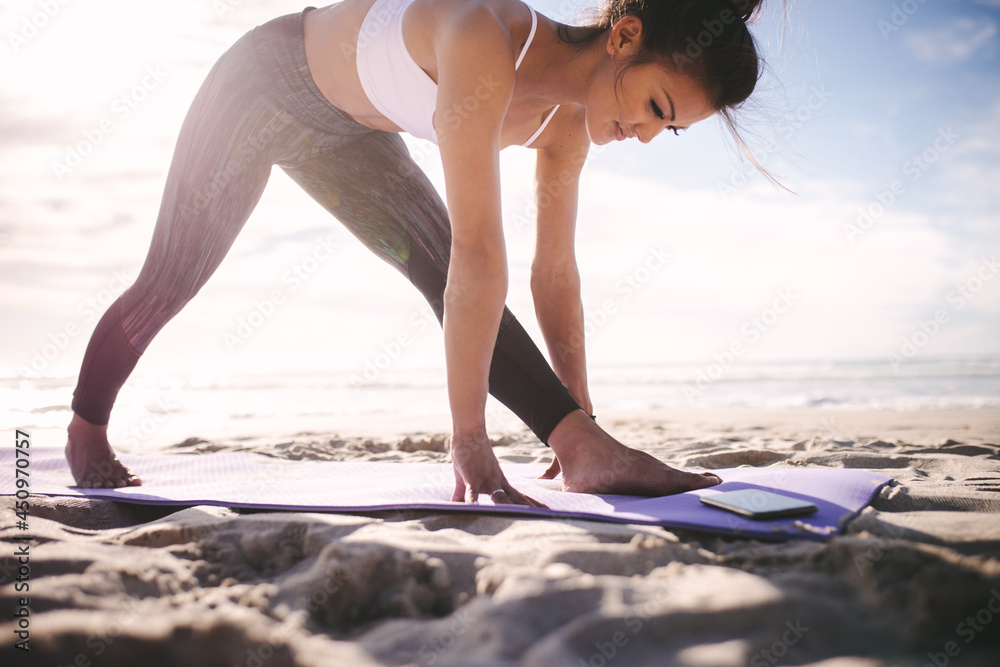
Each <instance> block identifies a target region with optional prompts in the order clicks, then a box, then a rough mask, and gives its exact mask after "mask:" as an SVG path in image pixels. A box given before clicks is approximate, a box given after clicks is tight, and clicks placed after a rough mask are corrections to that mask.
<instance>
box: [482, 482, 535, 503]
mask: <svg viewBox="0 0 1000 667" xmlns="http://www.w3.org/2000/svg"><path fill="white" fill-rule="evenodd" d="M490 499H491V500H492V501H493V503H494V504H496V505H527V506H528V507H544V508H546V509H548V505H545V504H543V503H540V502H538V501H537V500H535V499H534V498H532V497H531V496H526V495H524V494H523V493H521V492H520V491H518V490H517V489H515V488H514V487H513V486H510V485H509V484H508V485H505V486H504V487H503V488H498V489H497V490H496V491H494V492H493V493H492V494H490Z"/></svg>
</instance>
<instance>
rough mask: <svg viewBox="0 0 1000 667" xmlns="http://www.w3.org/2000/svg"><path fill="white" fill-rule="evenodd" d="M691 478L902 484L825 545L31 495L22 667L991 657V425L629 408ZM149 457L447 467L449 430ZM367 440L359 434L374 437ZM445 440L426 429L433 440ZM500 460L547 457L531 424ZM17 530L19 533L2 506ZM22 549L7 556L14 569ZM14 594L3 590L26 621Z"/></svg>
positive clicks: (9, 537) (509, 440) (997, 484)
mask: <svg viewBox="0 0 1000 667" xmlns="http://www.w3.org/2000/svg"><path fill="white" fill-rule="evenodd" d="M600 419H601V422H602V423H603V424H604V426H605V428H606V429H608V430H609V431H610V432H611V433H612V434H614V435H615V436H616V437H618V438H619V439H621V440H623V441H624V442H627V443H629V444H631V445H633V446H636V447H638V448H641V449H643V450H645V451H648V452H650V453H652V454H654V455H656V456H657V457H659V458H661V459H663V460H665V461H668V462H670V463H671V464H673V465H676V466H679V467H690V468H693V469H718V468H731V467H737V466H742V465H746V466H756V467H762V466H770V467H775V468H780V467H791V466H814V467H815V466H827V467H834V468H863V469H867V470H875V471H879V472H882V473H884V474H887V475H889V476H891V477H893V478H894V480H895V482H894V483H893V484H891V485H890V486H888V487H886V488H885V489H883V490H882V491H881V492H880V493H879V494H878V495H877V496H876V497H875V498H874V500H873V502H872V503H871V505H870V506H869V507H867V508H866V509H864V510H863V511H862V512H861V514H860V515H859V516H858V517H857V518H856V519H855V520H853V521H852V522H850V523H849V525H848V526H847V527H846V529H845V530H844V531H843V534H841V535H839V536H837V537H835V538H834V539H832V540H830V541H827V542H821V541H820V542H817V541H804V540H790V541H784V542H766V541H760V540H748V539H743V538H738V537H732V536H721V535H712V534H708V533H699V532H694V531H684V530H667V529H664V528H659V527H651V526H638V525H629V524H620V525H619V524H610V523H601V522H597V521H585V520H573V519H535V518H524V517H512V516H495V515H475V514H464V513H463V514H449V513H441V512H427V511H392V512H377V513H368V514H363V515H347V514H326V513H303V512H283V511H278V512H253V511H248V510H233V509H228V508H220V507H209V506H197V507H187V508H168V507H149V506H137V505H125V504H120V503H114V502H110V501H104V500H93V499H91V500H81V499H71V498H45V497H34V498H32V505H31V533H32V535H33V536H34V537H35V540H34V542H33V543H32V544H31V547H30V550H31V581H30V605H29V606H30V640H31V641H30V648H31V652H30V654H28V653H23V652H22V651H19V650H17V649H16V648H14V646H13V644H14V642H13V641H12V640H11V639H10V638H11V637H14V636H15V635H14V634H13V632H14V630H16V627H15V625H14V624H13V623H11V622H10V621H6V622H5V623H4V625H3V626H2V627H0V634H2V635H3V636H5V637H7V638H8V639H7V640H6V641H5V644H4V646H3V647H2V649H0V650H2V654H3V656H4V658H3V659H4V663H5V664H12V665H14V664H31V665H71V664H72V665H101V666H102V667H103V666H112V665H135V664H148V665H154V664H155V665H184V666H185V667H193V666H196V665H198V666H200V665H206V666H209V665H211V666H213V667H215V666H220V665H225V666H229V665H246V666H247V667H254V666H261V665H275V666H277V665H289V666H291V665H296V666H303V667H304V666H307V665H309V666H311V665H456V666H458V665H461V666H470V665H530V666H536V665H537V666H543V665H544V666H550V665H566V666H567V667H570V666H572V667H578V666H581V667H582V666H583V665H592V666H594V667H600V666H602V665H630V666H631V665H649V666H653V665H691V666H701V665H708V666H715V665H717V666H729V665H734V666H735V665H752V666H753V667H757V666H758V665H778V664H782V665H818V664H822V665H845V666H846V665H858V666H861V665H864V666H866V667H867V666H869V665H924V664H931V665H937V666H939V667H940V665H945V664H951V665H984V666H986V665H996V664H998V659H1000V520H998V518H1000V493H998V491H1000V413H998V412H997V411H993V410H952V411H946V410H938V411H932V410H924V411H911V412H907V411H888V410H857V411H852V410H815V409H814V410H738V409H716V410H690V409H661V410H648V409H647V410H643V411H628V410H621V411H618V412H615V413H608V414H606V415H605V416H603V417H600ZM380 423H381V428H380V429H376V428H374V427H373V421H372V420H371V419H370V418H369V419H361V418H357V421H356V422H355V423H354V424H353V426H352V425H351V424H348V423H345V424H344V425H343V428H342V429H339V430H338V431H336V432H307V433H301V432H300V433H298V434H296V435H291V434H287V433H285V434H281V435H280V436H279V435H278V434H272V435H270V436H268V437H257V438H252V439H248V438H242V439H241V438H228V439H227V438H225V437H219V438H216V439H205V438H190V439H186V440H178V441H174V442H166V441H164V442H162V443H157V444H155V445H150V444H147V445H145V447H146V448H145V449H143V450H142V451H155V452H156V453H167V452H176V453H181V452H189V453H190V452H218V451H255V452H258V453H262V454H266V455H269V456H274V457H281V458H292V459H295V460H298V461H300V462H301V464H302V465H308V462H309V461H310V460H376V461H378V460H381V461H386V462H387V465H388V464H389V462H395V463H400V462H402V463H405V462H409V461H446V460H447V452H446V438H445V435H446V433H445V432H443V431H440V430H439V429H438V430H435V428H433V427H434V426H437V423H436V422H435V421H433V420H430V421H428V420H427V419H426V418H418V417H416V416H410V417H406V416H400V417H397V418H396V419H385V420H381V422H380ZM362 426H363V427H364V431H362ZM428 427H431V428H428ZM492 437H493V441H494V448H495V451H496V453H497V456H498V458H499V459H500V461H501V462H509V463H547V462H548V461H549V456H550V452H549V451H548V450H547V448H546V447H544V446H543V445H541V444H540V443H538V441H537V440H536V439H535V438H534V437H533V436H532V435H531V434H530V432H528V431H527V430H526V429H524V427H517V426H510V427H508V428H507V429H505V430H494V431H493V433H492ZM3 502H4V510H3V512H4V514H3V516H4V522H3V524H2V525H3V526H4V527H3V529H2V532H0V537H2V539H3V540H4V541H5V542H6V543H7V544H8V547H10V546H12V545H13V544H14V541H13V540H14V538H15V537H17V532H18V531H17V530H16V528H15V527H14V525H13V522H12V521H8V520H7V519H8V518H9V517H12V516H13V509H12V508H11V504H12V502H13V499H12V498H11V497H10V496H4V497H3ZM11 551H12V549H11V548H7V549H5V554H4V557H3V560H2V561H0V563H2V566H3V567H6V568H12V567H16V563H15V559H14V558H12V556H11V555H10V552H11ZM18 597H19V595H18V594H17V593H16V592H15V590H14V588H13V584H12V583H8V584H7V585H5V586H4V588H3V589H2V597H0V600H2V614H3V618H4V619H11V618H12V617H13V614H14V613H15V611H16V609H17V608H18Z"/></svg>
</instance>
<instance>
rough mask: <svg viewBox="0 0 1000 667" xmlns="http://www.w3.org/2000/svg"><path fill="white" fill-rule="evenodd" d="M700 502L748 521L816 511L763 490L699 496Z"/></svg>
mask: <svg viewBox="0 0 1000 667" xmlns="http://www.w3.org/2000/svg"><path fill="white" fill-rule="evenodd" d="M701 502H703V503H705V504H706V505H710V506H712V507H717V508H719V509H723V510H727V511H729V512H735V513H736V514H739V515H740V516H745V517H748V518H750V519H780V518H783V517H790V516H802V515H805V514H812V513H813V512H815V511H816V509H817V508H816V505H814V504H812V503H810V502H808V501H805V500H799V499H798V498H789V497H788V496H783V495H781V494H778V493H772V492H770V491H764V490H763V489H741V490H739V491H726V492H724V493H713V494H711V495H706V496H701Z"/></svg>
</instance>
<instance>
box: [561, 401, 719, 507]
mask: <svg viewBox="0 0 1000 667" xmlns="http://www.w3.org/2000/svg"><path fill="white" fill-rule="evenodd" d="M549 446H550V447H552V452H553V453H554V454H555V455H556V461H554V462H553V463H552V465H551V466H549V469H548V470H546V471H545V473H544V474H543V477H546V478H549V479H551V478H552V477H555V475H556V474H558V472H559V470H560V469H562V474H563V489H565V490H566V491H572V492H575V493H607V494H621V495H629V496H668V495H670V494H673V493H681V492H684V491H691V490H693V489H704V488H706V487H709V486H715V485H716V484H719V483H720V482H722V480H721V479H720V478H719V476H718V475H715V474H713V473H710V472H706V473H701V474H699V473H693V472H685V471H683V470H677V469H676V468H671V467H670V466H668V465H667V464H666V463H664V462H662V461H660V460H659V459H656V458H654V457H652V456H650V455H649V454H646V453H645V452H640V451H639V450H637V449H632V448H631V447H626V446H625V445H623V444H622V443H620V442H618V441H617V440H615V439H614V438H612V437H611V436H610V435H609V434H608V433H606V432H605V431H604V429H602V428H601V427H600V426H598V425H597V424H596V423H595V422H594V421H593V420H592V419H591V418H590V417H588V416H587V415H586V414H585V413H584V412H583V411H582V410H577V411H576V412H572V413H570V414H569V415H567V416H566V417H565V418H564V419H563V420H562V421H561V422H559V425H558V426H556V428H555V430H554V431H552V434H551V435H550V436H549Z"/></svg>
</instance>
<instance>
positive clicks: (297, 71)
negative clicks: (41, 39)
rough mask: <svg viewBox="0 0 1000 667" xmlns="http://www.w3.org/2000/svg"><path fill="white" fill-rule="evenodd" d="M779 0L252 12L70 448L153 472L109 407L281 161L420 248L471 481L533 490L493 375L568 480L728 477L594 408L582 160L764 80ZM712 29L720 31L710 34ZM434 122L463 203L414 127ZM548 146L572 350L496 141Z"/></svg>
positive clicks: (110, 468) (398, 249)
mask: <svg viewBox="0 0 1000 667" xmlns="http://www.w3.org/2000/svg"><path fill="white" fill-rule="evenodd" d="M760 4H761V1H760V0H611V2H610V4H608V5H607V6H606V7H605V9H604V12H603V14H602V16H601V19H600V21H599V22H598V24H597V25H595V26H592V27H590V28H580V27H569V26H565V25H561V24H559V23H556V22H555V21H552V20H549V19H547V18H546V17H544V16H540V15H538V14H537V13H536V12H535V11H534V10H533V9H531V8H530V7H528V6H526V5H525V4H523V3H522V2H521V1H520V0H343V2H340V3H338V4H335V5H330V6H328V7H325V8H322V9H315V8H307V9H306V10H305V11H303V12H302V13H300V14H292V15H288V16H284V17H281V18H278V19H275V20H273V21H270V22H268V23H266V24H264V25H262V26H259V27H257V28H256V29H254V30H252V31H251V32H249V33H247V34H246V35H245V36H244V37H243V38H241V39H240V40H239V41H238V42H237V43H236V44H235V45H234V46H232V47H231V48H230V49H229V50H228V51H227V52H226V53H225V54H224V55H223V56H222V57H221V59H220V60H219V61H218V62H217V63H216V65H215V66H214V68H213V69H212V70H211V72H210V73H209V75H208V77H207V79H206V81H205V83H204V84H203V85H202V87H201V89H200V90H199V92H198V94H197V96H196V97H195V99H194V102H193V103H192V106H191V109H190V111H189V112H188V115H187V117H186V119H185V121H184V124H183V126H182V128H181V132H180V137H179V139H178V143H177V147H176V150H175V153H174V157H173V161H172V163H171V167H170V171H169V174H168V177H167V183H166V188H165V192H164V196H163V201H162V204H161V208H160V212H159V217H158V220H157V223H156V228H155V230H154V234H153V240H152V244H151V247H150V250H149V255H148V256H147V258H146V261H145V264H144V265H143V268H142V271H141V272H140V274H139V276H138V278H137V279H136V282H135V284H134V285H132V287H130V288H129V289H128V290H127V291H126V292H125V293H124V294H122V296H121V297H120V298H119V299H118V301H116V302H115V303H114V304H113V305H112V306H111V307H110V308H109V309H108V311H107V313H105V315H104V317H103V318H102V319H101V321H100V322H99V324H98V326H97V329H96V330H95V332H94V334H93V337H92V338H91V341H90V344H89V346H88V348H87V352H86V355H85V358H84V361H83V366H82V369H81V373H80V378H79V383H78V385H77V388H76V391H75V392H74V400H73V411H74V416H73V419H72V422H71V423H70V425H69V429H68V431H69V433H68V435H69V437H68V442H67V446H66V455H67V459H68V461H69V464H70V468H71V470H72V472H73V475H74V477H75V478H76V481H77V483H78V484H79V485H80V486H86V487H120V486H125V485H135V484H140V483H141V482H140V480H139V479H138V478H137V477H136V476H135V475H133V474H132V473H131V472H130V471H128V470H127V469H126V468H125V467H124V466H123V465H122V464H121V463H120V462H119V461H118V459H117V457H116V456H115V454H114V451H113V450H112V448H111V446H110V444H109V442H108V439H107V423H108V420H109V417H110V413H111V407H112V405H113V403H114V400H115V397H116V396H117V394H118V391H119V389H120V388H121V386H122V385H123V384H124V382H125V380H126V379H127V378H128V375H129V374H130V373H131V371H132V369H133V368H134V366H135V364H136V362H137V361H138V359H139V356H140V355H141V354H142V352H143V351H144V350H145V349H146V347H147V346H148V345H149V343H150V341H151V340H152V338H153V337H154V336H155V335H156V333H157V332H158V331H159V330H160V329H161V328H162V327H163V325H164V324H166V322H167V321H169V319H170V318H171V317H173V316H174V315H175V314H176V313H177V312H178V311H180V309H181V308H182V307H183V306H184V304H185V303H187V301H189V300H190V299H191V298H192V297H193V296H194V295H195V293H197V291H198V290H199V289H200V288H201V286H202V285H204V284H205V282H206V281H207V280H208V278H209V276H211V274H212V272H213V271H214V270H215V269H216V267H217V266H218V265H219V263H220V262H221V261H222V259H223V257H224V256H225V254H226V252H227V250H228V249H229V247H230V246H231V244H232V243H233V241H234V239H235V238H236V235H237V234H238V233H239V231H240V229H241V228H242V226H243V224H244V223H245V221H246V219H247V218H248V217H249V215H250V213H251V211H252V210H253V208H254V206H255V205H256V203H257V200H258V198H259V197H260V195H261V192H262V191H263V189H264V186H265V185H266V183H267V178H268V174H269V172H270V170H271V166H272V165H274V164H277V165H279V166H280V167H282V168H283V169H284V170H285V171H286V172H287V173H288V174H289V175H290V176H291V177H292V178H293V179H294V180H295V181H296V182H298V183H299V184H300V185H301V186H302V188H303V189H305V190H306V191H307V192H308V193H309V194H310V195H311V196H312V197H314V198H315V199H316V200H317V201H318V202H319V203H320V204H322V205H323V206H324V207H325V208H326V209H327V210H329V211H330V212H331V213H332V214H333V215H334V216H336V217H337V218H338V219H339V220H340V221H341V222H342V223H343V224H344V225H346V226H347V227H348V229H350V231H351V232H352V233H353V234H355V235H356V236H357V237H358V238H359V239H360V240H361V241H362V243H364V244H365V245H366V246H367V247H369V248H370V249H371V250H372V251H373V252H374V253H375V254H377V255H378V256H380V257H381V258H382V259H383V260H385V261H386V262H388V263H389V264H391V265H392V266H394V267H395V268H397V269H398V270H400V271H401V272H402V273H403V274H404V275H405V276H406V277H407V278H408V279H409V280H410V281H411V282H412V283H413V284H414V286H415V287H416V288H417V289H418V290H420V291H421V292H422V293H423V294H424V296H425V297H426V298H427V299H428V301H429V302H430V303H431V306H432V307H433V308H434V309H435V312H436V313H437V315H438V317H439V318H440V319H441V320H442V326H443V329H444V345H445V360H446V367H447V387H448V396H449V403H450V407H451V413H452V439H451V454H452V461H453V464H454V470H455V490H454V493H453V496H452V500H455V501H462V500H464V501H466V502H476V501H477V498H478V497H479V496H480V495H487V494H488V495H490V496H491V498H492V499H493V501H494V502H497V503H516V504H529V505H530V504H537V503H535V501H534V500H532V499H531V498H528V497H526V496H524V495H523V494H521V493H520V492H519V491H518V490H517V489H515V488H514V487H512V486H511V485H510V483H509V482H508V481H507V480H506V478H505V477H504V475H503V472H502V471H501V469H500V466H499V463H498V462H497V459H496V457H495V456H494V454H493V451H492V449H491V446H490V442H489V439H488V437H487V434H486V428H485V405H486V398H487V392H490V393H492V394H493V395H495V396H496V397H497V398H498V399H499V400H501V401H502V402H503V403H505V404H506V405H507V406H508V407H510V409H511V410H513V411H514V412H515V414H517V415H518V416H519V417H520V418H521V419H522V420H523V421H524V422H525V423H526V424H527V425H528V426H529V427H530V428H531V429H532V430H533V431H534V433H535V434H536V435H537V436H538V437H539V439H540V440H541V441H542V442H545V443H547V444H548V445H549V446H551V448H552V451H553V453H554V454H555V458H554V460H553V463H552V465H551V466H550V467H549V469H548V470H547V471H546V473H545V475H544V476H545V477H547V478H552V477H555V476H556V474H558V473H559V472H560V471H561V472H562V475H563V486H564V488H565V489H566V490H568V491H576V492H591V493H620V494H635V495H666V494H670V493H676V492H680V491H686V490H689V489H696V488H702V487H706V486H712V485H714V484H718V483H719V482H720V480H719V478H718V477H717V476H715V475H713V474H711V473H705V474H694V473H688V472H683V471H680V470H676V469H674V468H671V467H670V466H667V465H666V464H664V463H662V462H660V461H658V460H656V459H654V458H653V457H651V456H649V455H647V454H644V453H642V452H639V451H637V450H634V449H631V448H629V447H626V446H625V445H623V444H622V443H620V442H618V441H617V440H615V439H614V438H612V437H611V436H610V435H609V434H607V433H606V432H605V431H604V430H603V429H601V427H600V426H599V425H597V423H596V422H595V421H594V420H592V419H591V418H590V416H589V415H590V414H591V412H592V407H591V402H590V397H589V394H588V389H587V374H586V364H585V355H584V350H583V347H582V345H581V344H580V341H581V340H582V335H583V328H584V326H583V308H582V305H581V300H580V281H579V274H578V271H577V266H576V259H575V256H574V250H573V236H574V226H575V218H576V203H577V202H576V200H577V190H578V187H577V186H578V182H579V175H580V171H581V168H582V166H583V162H584V158H585V156H586V153H587V149H588V146H589V145H590V143H591V142H593V143H597V144H605V143H608V142H609V141H612V140H618V141H622V140H625V139H630V138H635V139H638V140H639V141H641V142H643V143H648V142H649V141H651V140H652V139H653V138H654V137H656V136H657V135H658V134H660V133H661V132H663V131H664V130H668V131H673V132H675V133H676V132H677V131H678V130H680V129H683V128H686V127H689V126H690V125H692V124H693V123H696V122H698V121H701V120H704V119H705V118H708V117H709V116H712V115H713V114H715V113H720V114H722V116H723V118H724V119H725V120H726V121H727V122H728V123H729V125H730V128H732V121H731V117H730V115H729V110H730V109H732V108H733V107H735V106H737V105H739V104H740V103H742V102H743V100H745V99H746V98H747V97H748V96H749V95H750V93H751V92H752V90H753V88H754V86H755V84H756V81H757V77H758V72H759V59H758V56H757V53H756V50H755V47H754V43H753V39H752V38H751V36H750V34H749V32H748V31H747V27H746V23H747V22H748V21H749V20H751V17H752V16H753V14H754V13H755V12H756V11H757V10H758V9H759V5H760ZM706 36H707V37H706ZM400 131H408V132H411V133H412V134H414V135H415V136H419V137H423V138H426V139H430V140H432V141H436V142H437V144H438V145H439V147H440V152H441V159H442V162H443V166H444V173H445V182H446V193H447V209H445V206H444V203H443V202H442V201H441V199H440V198H439V196H438V195H437V193H436V191H435V190H434V188H433V187H432V186H431V184H430V182H429V181H428V179H427V178H426V176H425V175H424V174H423V173H422V172H421V171H420V169H419V168H418V167H417V166H416V164H415V163H414V162H413V161H412V159H410V157H409V154H408V153H407V150H406V148H405V145H404V143H403V142H402V140H401V138H400V137H399V134H398V132H400ZM515 144H520V145H526V146H529V147H530V148H532V149H535V150H536V151H537V173H536V178H537V181H538V183H539V184H541V185H540V186H539V187H540V189H539V192H542V191H543V190H541V187H542V185H546V184H549V183H551V182H552V181H559V182H560V183H561V184H562V185H563V187H562V188H561V194H559V195H558V196H556V197H554V198H552V200H551V203H548V202H547V203H546V206H544V207H540V208H539V214H538V222H537V227H538V233H537V246H536V251H535V258H534V261H533V264H532V272H531V287H532V294H533V297H534V302H535V310H536V314H537V316H538V321H539V325H540V328H541V330H542V332H543V335H544V337H545V341H546V344H547V346H548V349H549V351H550V353H551V354H550V356H551V358H552V362H553V365H554V366H555V370H554V371H553V369H552V368H550V366H549V365H548V363H547V362H546V361H545V359H544V357H543V356H542V355H541V353H540V352H539V351H538V350H537V348H536V347H535V346H534V344H533V343H532V342H531V340H530V338H529V337H528V336H527V334H526V333H525V332H524V329H523V328H521V326H520V324H518V322H517V320H516V319H515V318H514V316H513V315H512V314H511V313H510V311H508V310H507V309H505V307H504V299H505V295H506V292H507V264H506V256H505V249H504V237H503V231H502V225H501V214H500V169H499V157H498V154H499V151H500V150H501V149H502V148H505V147H507V146H511V145H515Z"/></svg>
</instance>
